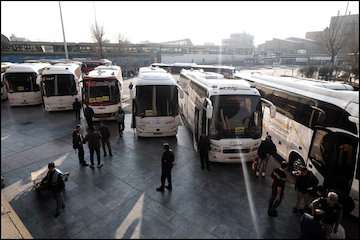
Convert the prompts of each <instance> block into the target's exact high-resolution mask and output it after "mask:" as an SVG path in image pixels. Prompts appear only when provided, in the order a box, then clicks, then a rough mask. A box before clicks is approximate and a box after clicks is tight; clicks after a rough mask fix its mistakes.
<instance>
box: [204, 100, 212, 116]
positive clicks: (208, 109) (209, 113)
mask: <svg viewBox="0 0 360 240" xmlns="http://www.w3.org/2000/svg"><path fill="white" fill-rule="evenodd" d="M205 101H206V102H207V105H206V118H207V119H211V118H212V115H213V106H212V103H211V101H210V99H209V98H205Z"/></svg>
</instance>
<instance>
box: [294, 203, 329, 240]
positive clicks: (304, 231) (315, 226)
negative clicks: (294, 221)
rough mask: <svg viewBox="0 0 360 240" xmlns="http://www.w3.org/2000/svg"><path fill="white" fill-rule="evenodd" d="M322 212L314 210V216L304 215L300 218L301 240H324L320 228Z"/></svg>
mask: <svg viewBox="0 0 360 240" xmlns="http://www.w3.org/2000/svg"><path fill="white" fill-rule="evenodd" d="M322 215H323V211H322V210H320V209H315V211H314V216H312V215H310V214H308V213H305V214H304V215H303V216H302V217H301V222H300V228H301V239H309V240H310V239H325V234H324V232H323V230H322V227H321V218H322Z"/></svg>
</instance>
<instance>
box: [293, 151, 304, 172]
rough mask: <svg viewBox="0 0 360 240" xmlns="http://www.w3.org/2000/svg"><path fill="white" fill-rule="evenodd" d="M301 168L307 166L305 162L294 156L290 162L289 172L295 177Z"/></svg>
mask: <svg viewBox="0 0 360 240" xmlns="http://www.w3.org/2000/svg"><path fill="white" fill-rule="evenodd" d="M301 166H306V165H305V161H304V160H303V159H302V157H300V156H299V155H297V154H294V155H292V157H291V158H290V161H289V171H290V173H291V174H292V175H293V172H294V171H298V170H300V167H301Z"/></svg>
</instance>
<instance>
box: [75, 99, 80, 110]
mask: <svg viewBox="0 0 360 240" xmlns="http://www.w3.org/2000/svg"><path fill="white" fill-rule="evenodd" d="M80 109H81V103H80V102H79V101H77V102H76V101H75V102H73V110H75V111H79V110H80Z"/></svg>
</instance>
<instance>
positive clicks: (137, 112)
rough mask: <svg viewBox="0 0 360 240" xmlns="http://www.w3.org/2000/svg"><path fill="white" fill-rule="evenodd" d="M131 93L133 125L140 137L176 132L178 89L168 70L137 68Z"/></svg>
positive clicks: (171, 134) (168, 134)
mask: <svg viewBox="0 0 360 240" xmlns="http://www.w3.org/2000/svg"><path fill="white" fill-rule="evenodd" d="M130 94H131V95H130V96H131V98H132V99H133V104H132V106H133V107H132V116H133V118H132V127H133V128H136V133H137V135H138V136H139V137H163V136H176V134H177V130H178V125H179V123H180V116H179V111H178V89H177V85H176V81H175V79H174V78H173V77H172V76H171V74H169V73H166V72H164V70H163V69H159V68H152V67H149V68H148V67H146V68H140V70H139V74H138V76H137V78H136V79H135V82H134V86H133V88H132V90H131V92H130Z"/></svg>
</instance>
